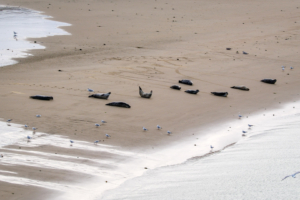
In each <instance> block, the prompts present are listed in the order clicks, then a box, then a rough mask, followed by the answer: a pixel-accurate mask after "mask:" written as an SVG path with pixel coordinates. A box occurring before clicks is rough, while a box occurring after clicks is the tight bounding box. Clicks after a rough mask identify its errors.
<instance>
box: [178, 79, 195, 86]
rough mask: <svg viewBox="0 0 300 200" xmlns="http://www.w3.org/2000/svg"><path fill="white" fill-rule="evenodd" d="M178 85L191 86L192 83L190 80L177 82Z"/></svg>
mask: <svg viewBox="0 0 300 200" xmlns="http://www.w3.org/2000/svg"><path fill="white" fill-rule="evenodd" d="M178 83H182V84H186V85H193V82H192V81H190V80H185V79H183V80H179V81H178Z"/></svg>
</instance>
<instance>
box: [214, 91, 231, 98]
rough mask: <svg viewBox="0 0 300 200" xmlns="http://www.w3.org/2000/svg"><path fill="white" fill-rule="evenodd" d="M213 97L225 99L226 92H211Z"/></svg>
mask: <svg viewBox="0 0 300 200" xmlns="http://www.w3.org/2000/svg"><path fill="white" fill-rule="evenodd" d="M211 93H212V94H213V95H216V96H220V97H227V96H228V92H211Z"/></svg>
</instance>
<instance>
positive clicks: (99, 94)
mask: <svg viewBox="0 0 300 200" xmlns="http://www.w3.org/2000/svg"><path fill="white" fill-rule="evenodd" d="M110 94H111V92H108V93H97V94H92V95H90V96H89V97H94V98H97V99H108V97H109V95H110Z"/></svg>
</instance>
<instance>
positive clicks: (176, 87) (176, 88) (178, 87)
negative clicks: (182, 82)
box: [170, 85, 181, 90]
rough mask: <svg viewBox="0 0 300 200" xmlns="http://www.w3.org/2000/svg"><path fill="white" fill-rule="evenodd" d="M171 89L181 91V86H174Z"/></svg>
mask: <svg viewBox="0 0 300 200" xmlns="http://www.w3.org/2000/svg"><path fill="white" fill-rule="evenodd" d="M170 88H172V89H175V90H180V89H181V87H180V86H179V85H172V86H171V87H170Z"/></svg>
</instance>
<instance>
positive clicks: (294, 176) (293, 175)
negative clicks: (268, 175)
mask: <svg viewBox="0 0 300 200" xmlns="http://www.w3.org/2000/svg"><path fill="white" fill-rule="evenodd" d="M299 173H300V172H296V173H294V174H292V175H288V176H286V177H284V178H283V179H282V180H281V181H283V180H284V179H286V178H288V177H290V176H291V177H293V178H296V175H297V174H299Z"/></svg>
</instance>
